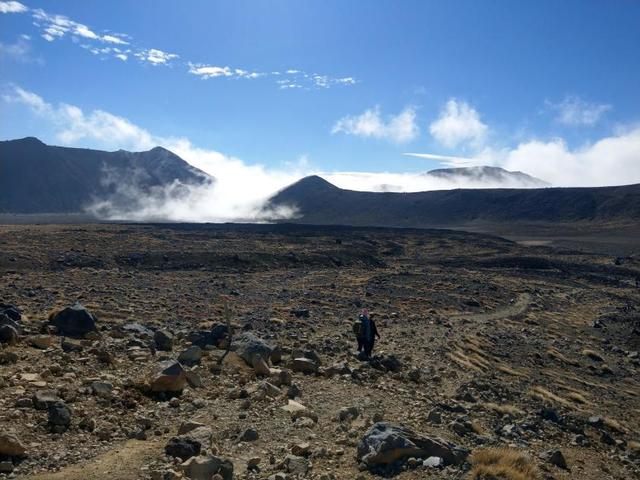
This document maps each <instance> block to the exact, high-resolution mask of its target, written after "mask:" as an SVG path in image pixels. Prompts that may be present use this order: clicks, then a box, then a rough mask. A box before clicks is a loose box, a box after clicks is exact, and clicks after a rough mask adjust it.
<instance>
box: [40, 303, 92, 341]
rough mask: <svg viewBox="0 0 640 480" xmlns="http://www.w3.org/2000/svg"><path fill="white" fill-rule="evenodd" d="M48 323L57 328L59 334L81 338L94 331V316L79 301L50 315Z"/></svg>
mask: <svg viewBox="0 0 640 480" xmlns="http://www.w3.org/2000/svg"><path fill="white" fill-rule="evenodd" d="M49 323H50V324H51V325H53V326H54V327H56V328H57V329H58V333H60V334H61V335H68V336H70V337H75V338H81V337H84V336H85V335H86V334H87V333H89V332H94V331H96V318H95V317H94V316H93V315H92V314H91V313H89V312H88V311H87V309H85V308H84V307H83V306H82V305H81V304H80V303H76V304H74V305H73V306H71V307H67V308H65V309H63V310H61V311H59V312H58V313H56V314H54V315H52V317H51V318H50V319H49Z"/></svg>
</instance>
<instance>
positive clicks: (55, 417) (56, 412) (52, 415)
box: [47, 402, 71, 433]
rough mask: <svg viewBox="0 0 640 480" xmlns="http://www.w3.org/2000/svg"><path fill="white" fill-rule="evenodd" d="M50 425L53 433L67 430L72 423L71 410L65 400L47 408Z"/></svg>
mask: <svg viewBox="0 0 640 480" xmlns="http://www.w3.org/2000/svg"><path fill="white" fill-rule="evenodd" d="M47 414H48V427H49V430H51V431H52V432H53V433H63V432H66V431H67V429H68V428H69V425H71V410H70V409H69V407H67V405H65V403H64V402H55V403H54V404H52V405H49V409H48V410H47Z"/></svg>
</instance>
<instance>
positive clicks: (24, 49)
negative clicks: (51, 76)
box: [0, 35, 42, 63]
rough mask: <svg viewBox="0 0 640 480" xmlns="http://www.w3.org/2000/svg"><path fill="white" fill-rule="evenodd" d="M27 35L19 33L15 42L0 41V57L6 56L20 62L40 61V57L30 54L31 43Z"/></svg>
mask: <svg viewBox="0 0 640 480" xmlns="http://www.w3.org/2000/svg"><path fill="white" fill-rule="evenodd" d="M29 40H30V37H29V36H28V35H20V37H18V39H17V40H16V42H15V43H2V42H0V58H2V57H6V58H10V59H12V60H15V61H16V62H21V63H42V60H41V59H35V58H33V57H32V56H31V43H30V42H29Z"/></svg>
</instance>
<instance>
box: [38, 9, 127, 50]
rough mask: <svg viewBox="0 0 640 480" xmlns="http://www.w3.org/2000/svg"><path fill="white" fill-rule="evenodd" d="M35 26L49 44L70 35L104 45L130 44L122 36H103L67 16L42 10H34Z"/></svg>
mask: <svg viewBox="0 0 640 480" xmlns="http://www.w3.org/2000/svg"><path fill="white" fill-rule="evenodd" d="M32 15H33V19H34V24H35V25H36V26H37V27H40V28H41V29H42V33H41V36H42V38H44V39H45V40H47V41H48V42H53V41H54V40H56V39H59V38H62V37H64V36H65V35H67V34H69V35H71V36H72V37H74V38H83V39H85V40H95V41H97V42H102V43H113V44H119V45H127V44H128V42H127V41H126V40H124V39H123V38H122V37H123V36H124V35H120V34H105V35H101V34H98V33H96V32H94V31H93V30H91V29H90V28H89V27H88V26H87V25H84V24H82V23H78V22H76V21H73V20H71V19H70V18H69V17H67V16H65V15H54V14H50V13H48V12H45V11H44V10H43V9H41V8H37V9H35V10H33V13H32Z"/></svg>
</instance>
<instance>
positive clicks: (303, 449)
mask: <svg viewBox="0 0 640 480" xmlns="http://www.w3.org/2000/svg"><path fill="white" fill-rule="evenodd" d="M310 451H311V444H310V443H308V442H304V443H296V444H294V445H293V446H292V447H291V453H293V454H294V455H296V456H298V457H305V456H307V455H309V453H310Z"/></svg>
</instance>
